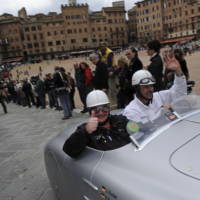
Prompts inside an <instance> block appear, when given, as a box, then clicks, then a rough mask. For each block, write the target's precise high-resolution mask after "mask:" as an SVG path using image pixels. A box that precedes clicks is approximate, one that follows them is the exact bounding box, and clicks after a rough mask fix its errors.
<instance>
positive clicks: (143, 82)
mask: <svg viewBox="0 0 200 200" xmlns="http://www.w3.org/2000/svg"><path fill="white" fill-rule="evenodd" d="M155 83H156V81H155V79H154V78H153V77H152V78H143V79H141V80H140V82H139V85H152V84H155Z"/></svg>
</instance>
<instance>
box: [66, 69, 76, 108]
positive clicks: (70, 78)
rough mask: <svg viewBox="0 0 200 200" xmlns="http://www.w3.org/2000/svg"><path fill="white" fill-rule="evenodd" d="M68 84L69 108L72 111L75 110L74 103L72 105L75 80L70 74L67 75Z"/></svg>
mask: <svg viewBox="0 0 200 200" xmlns="http://www.w3.org/2000/svg"><path fill="white" fill-rule="evenodd" d="M67 76H68V80H69V84H70V92H69V97H70V101H71V106H72V109H74V108H75V103H74V94H75V80H74V79H73V78H72V76H71V73H70V72H68V73H67Z"/></svg>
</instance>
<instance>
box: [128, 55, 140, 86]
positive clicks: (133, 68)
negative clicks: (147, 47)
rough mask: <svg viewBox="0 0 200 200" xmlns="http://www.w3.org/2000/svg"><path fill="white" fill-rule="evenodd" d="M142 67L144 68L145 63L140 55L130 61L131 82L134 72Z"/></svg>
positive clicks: (129, 76)
mask: <svg viewBox="0 0 200 200" xmlns="http://www.w3.org/2000/svg"><path fill="white" fill-rule="evenodd" d="M142 68H143V64H142V62H141V60H140V59H139V58H138V57H135V58H133V59H132V60H131V61H130V63H129V67H128V69H129V73H128V79H129V81H130V84H131V80H132V76H133V74H134V73H135V72H137V71H138V70H141V69H142Z"/></svg>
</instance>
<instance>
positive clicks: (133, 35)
mask: <svg viewBox="0 0 200 200" xmlns="http://www.w3.org/2000/svg"><path fill="white" fill-rule="evenodd" d="M128 37H129V41H130V42H137V39H138V38H137V8H136V6H134V7H133V8H132V9H130V10H129V11H128Z"/></svg>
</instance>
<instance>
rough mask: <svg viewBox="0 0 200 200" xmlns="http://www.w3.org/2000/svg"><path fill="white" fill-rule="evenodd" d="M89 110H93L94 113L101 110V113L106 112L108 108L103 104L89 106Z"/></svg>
mask: <svg viewBox="0 0 200 200" xmlns="http://www.w3.org/2000/svg"><path fill="white" fill-rule="evenodd" d="M90 110H91V111H94V112H95V113H96V114H98V113H100V112H103V113H108V112H109V110H110V108H109V106H107V105H104V106H96V107H92V108H90Z"/></svg>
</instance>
